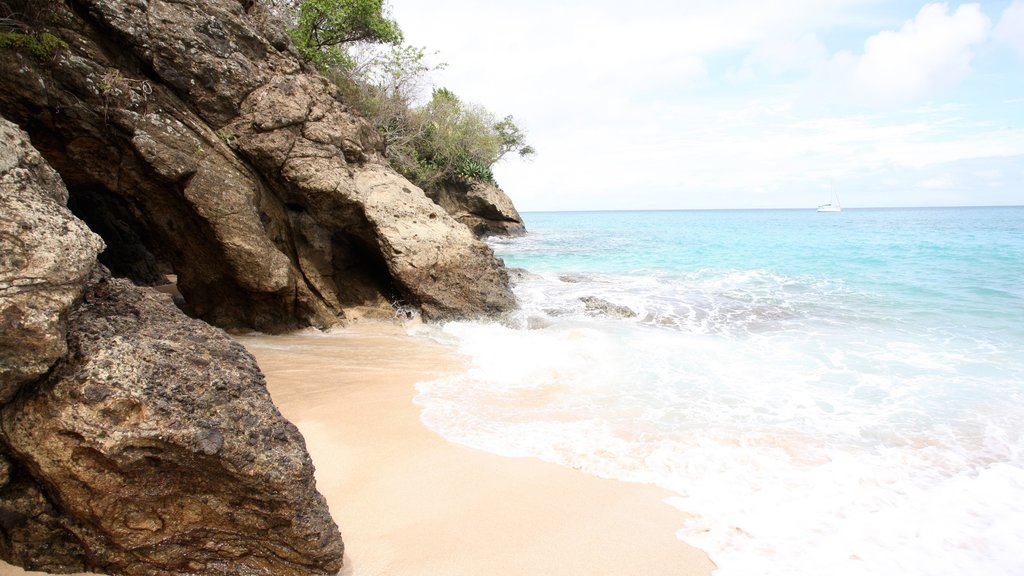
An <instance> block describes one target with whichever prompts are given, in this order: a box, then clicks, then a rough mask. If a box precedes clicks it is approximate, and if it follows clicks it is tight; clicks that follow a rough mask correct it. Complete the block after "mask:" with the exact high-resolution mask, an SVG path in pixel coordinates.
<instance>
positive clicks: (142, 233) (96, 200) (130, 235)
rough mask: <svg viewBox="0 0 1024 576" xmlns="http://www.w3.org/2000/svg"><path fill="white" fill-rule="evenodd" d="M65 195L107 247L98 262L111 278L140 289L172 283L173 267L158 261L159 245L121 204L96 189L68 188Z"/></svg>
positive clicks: (107, 192)
mask: <svg viewBox="0 0 1024 576" xmlns="http://www.w3.org/2000/svg"><path fill="white" fill-rule="evenodd" d="M68 192H69V194H70V195H69V198H68V208H69V209H70V210H71V212H72V213H73V214H74V215H75V216H77V217H78V218H80V219H82V220H83V221H84V222H85V223H86V224H87V225H88V226H89V228H90V229H91V230H92V231H93V232H95V233H97V234H99V235H100V237H101V238H103V242H104V243H105V244H106V245H107V246H106V249H104V251H103V252H101V253H100V255H99V261H100V263H101V264H103V265H104V266H106V267H107V269H108V270H110V273H111V274H112V275H114V276H116V277H118V278H127V279H128V280H131V281H132V282H134V283H135V284H137V285H140V286H165V285H168V284H172V283H173V282H174V279H175V278H176V276H175V271H174V268H173V266H172V265H171V264H170V262H169V260H168V259H167V258H163V257H161V255H160V250H159V249H158V246H159V245H158V244H157V243H156V242H155V241H154V239H153V238H152V237H151V235H150V234H149V233H148V232H147V228H146V225H145V224H144V223H143V222H142V220H141V218H140V217H139V216H138V215H137V213H136V211H135V210H133V209H132V207H131V206H130V205H129V204H128V203H127V202H126V201H125V200H123V199H121V198H120V197H118V196H116V195H114V194H113V193H111V192H110V191H109V190H106V189H105V188H102V187H99V186H86V187H70V186H69V188H68Z"/></svg>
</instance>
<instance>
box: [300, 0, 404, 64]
mask: <svg viewBox="0 0 1024 576" xmlns="http://www.w3.org/2000/svg"><path fill="white" fill-rule="evenodd" d="M290 34H291V37H292V41H293V42H294V43H295V47H296V48H298V50H299V52H301V53H302V55H303V56H304V57H305V58H306V59H308V60H309V61H311V62H315V63H317V64H320V65H321V66H326V67H334V66H337V67H341V68H343V69H348V68H351V67H352V66H353V65H354V62H353V60H352V59H351V57H350V56H349V54H348V53H347V51H346V50H345V48H344V46H345V45H346V44H352V43H356V42H366V43H376V44H392V45H396V44H400V43H401V42H402V31H401V29H399V27H398V23H397V22H395V21H394V20H392V19H391V18H388V17H387V16H386V15H385V14H384V0H304V1H303V2H302V3H301V4H300V5H299V7H298V15H297V18H296V25H295V28H293V29H292V30H291V31H290Z"/></svg>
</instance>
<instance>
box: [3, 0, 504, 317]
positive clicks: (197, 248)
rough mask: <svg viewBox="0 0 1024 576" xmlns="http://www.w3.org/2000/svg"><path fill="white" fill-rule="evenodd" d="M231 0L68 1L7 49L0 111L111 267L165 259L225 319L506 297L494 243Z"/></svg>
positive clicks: (492, 305)
mask: <svg viewBox="0 0 1024 576" xmlns="http://www.w3.org/2000/svg"><path fill="white" fill-rule="evenodd" d="M252 4H253V3H249V2H240V1H239V0H206V1H200V0H174V1H172V0H148V1H146V2H139V1H129V0H120V1H118V0H63V1H60V2H52V3H47V7H46V9H45V10H36V11H35V13H34V14H33V18H34V20H33V21H32V22H29V23H28V25H29V27H30V28H31V29H32V30H33V31H34V32H33V33H35V34H41V33H43V32H46V33H49V34H52V35H53V36H55V37H57V38H59V39H60V40H61V41H63V42H65V43H66V44H67V47H66V48H62V47H55V48H53V49H52V50H51V52H50V53H48V54H45V55H40V54H38V53H30V52H29V51H19V50H15V49H12V48H6V49H4V51H3V53H2V54H0V75H2V76H3V77H4V78H5V79H6V80H5V87H4V88H5V89H4V90H3V91H2V92H0V114H2V115H4V116H6V117H7V118H8V119H10V120H13V121H14V122H16V123H17V124H19V125H20V126H21V127H22V128H24V129H25V130H26V131H28V132H29V134H30V135H31V137H32V140H33V143H34V144H35V146H36V148H38V149H39V151H40V152H41V153H42V155H43V156H44V157H45V158H46V160H47V161H48V162H49V163H50V164H51V165H52V166H53V167H54V168H56V170H57V172H59V173H60V175H61V177H62V178H63V179H64V181H65V183H66V184H67V187H68V189H69V191H70V196H71V199H70V205H71V207H72V209H73V210H74V211H75V212H76V213H77V214H80V215H81V216H82V217H83V219H85V220H86V222H87V224H89V226H90V227H91V228H93V230H95V231H96V232H98V233H99V234H100V235H101V236H102V237H103V238H104V239H105V240H106V243H107V245H108V248H107V251H106V252H104V254H103V255H102V256H101V261H102V262H103V263H104V264H106V265H107V267H108V268H109V269H110V270H112V271H113V272H114V274H116V275H124V276H127V277H129V278H132V279H133V280H135V281H136V282H139V283H151V282H153V281H155V280H157V279H158V278H160V277H162V275H163V274H166V273H174V274H176V275H177V279H178V284H179V289H180V291H181V292H182V294H183V295H184V297H185V299H186V300H187V301H188V303H189V305H190V307H191V309H192V310H193V311H194V313H195V314H196V315H197V316H198V317H200V318H203V319H205V320H207V321H209V322H211V323H214V324H217V325H220V326H225V327H255V328H258V329H261V330H271V331H273V330H284V329H288V328H291V327H295V326H301V325H309V324H311V325H316V326H323V325H329V324H332V323H334V322H336V321H337V320H338V319H339V318H344V317H345V315H346V313H347V311H348V310H351V309H353V308H357V307H366V306H369V307H377V308H387V307H389V305H390V304H391V303H393V302H402V303H405V304H410V305H414V306H418V307H419V308H420V309H421V310H422V311H423V313H424V315H425V316H427V317H428V318H439V317H448V316H466V315H474V316H475V315H480V314H496V313H500V312H502V311H504V310H507V309H509V308H510V307H511V306H513V305H514V302H513V298H512V295H511V291H510V290H509V288H508V279H507V276H506V274H505V272H504V269H503V267H502V266H501V264H500V262H499V261H497V260H496V259H495V258H494V256H493V254H492V253H491V251H490V250H489V249H488V248H487V247H486V246H485V245H483V244H481V243H480V242H477V241H476V240H475V239H474V238H473V237H472V234H470V233H469V232H468V231H467V230H466V229H465V227H463V226H460V225H459V224H458V223H457V222H455V221H454V220H453V219H452V218H451V217H450V216H449V215H448V214H447V213H446V212H445V211H444V210H442V209H440V208H439V207H438V206H437V205H436V204H435V203H433V202H431V201H430V200H429V199H428V198H427V197H426V196H425V195H424V194H423V192H422V191H421V190H419V189H418V188H416V187H415V186H413V185H412V184H410V183H409V182H408V181H406V180H405V179H404V178H402V177H401V176H399V175H397V174H396V173H395V172H394V171H392V170H391V169H390V168H389V167H388V166H387V165H386V163H385V162H384V160H383V156H382V141H381V139H380V137H379V136H378V135H377V134H376V132H375V131H374V130H373V129H372V127H371V126H370V125H369V124H368V123H367V122H366V121H364V120H363V119H361V118H359V117H357V116H355V115H353V114H351V113H350V112H349V111H348V109H347V108H346V106H345V105H344V103H343V102H341V101H340V99H339V96H338V94H337V91H336V90H335V89H334V88H333V87H332V85H331V84H330V83H329V82H327V81H326V80H324V79H322V78H321V77H319V76H318V75H316V74H313V73H310V72H308V71H306V70H304V68H303V65H302V64H301V63H300V61H299V60H298V59H297V58H296V57H295V56H294V54H293V53H292V52H291V51H290V50H289V47H288V43H287V38H286V37H284V35H283V33H282V32H281V31H280V30H279V29H277V28H275V27H274V26H273V24H272V23H270V24H268V23H267V21H266V16H264V15H261V14H260V13H259V9H258V8H256V7H253V6H252Z"/></svg>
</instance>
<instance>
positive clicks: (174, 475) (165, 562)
mask: <svg viewBox="0 0 1024 576" xmlns="http://www.w3.org/2000/svg"><path fill="white" fill-rule="evenodd" d="M67 329H68V337H67V341H68V348H69V349H68V354H67V356H66V357H65V358H64V359H63V360H61V361H60V362H59V363H58V364H57V365H56V366H55V367H54V369H53V370H52V371H51V372H50V374H49V375H48V376H47V377H46V378H45V379H44V380H43V381H40V382H37V383H35V384H33V385H30V386H28V385H27V386H25V387H23V389H22V390H21V392H20V393H19V394H18V395H17V397H16V398H15V400H14V401H12V402H10V403H8V404H7V405H5V406H3V407H2V408H0V446H5V447H6V452H7V455H6V457H4V456H3V454H0V467H6V468H8V469H12V470H14V473H13V474H7V475H6V476H8V479H7V481H6V482H0V496H3V498H2V500H0V502H2V503H0V555H2V556H3V558H4V559H5V560H7V561H8V562H12V563H15V564H20V565H23V566H26V567H29V568H37V569H47V570H54V571H67V570H81V569H90V570H96V571H102V572H106V573H112V574H129V575H135V574H138V575H152V574H166V575H178V574H181V575H184V574H233V575H244V574H280V575H300V574H301V575H308V574H331V573H335V572H337V571H338V570H339V569H340V567H341V559H342V553H343V546H342V543H341V538H340V535H339V533H338V529H337V527H336V525H335V524H334V521H333V520H332V519H331V517H330V515H329V513H328V510H327V506H326V504H325V501H324V499H323V497H322V496H321V495H320V494H319V493H318V492H317V491H316V487H315V482H314V479H313V465H312V463H311V462H310V458H309V455H308V453H307V452H306V449H305V444H304V441H303V439H302V436H301V435H300V434H299V432H298V430H297V429H296V428H295V426H293V425H292V424H291V423H290V422H288V421H287V420H285V419H284V418H283V417H282V416H281V414H280V413H279V412H278V411H277V409H276V408H275V407H274V405H273V403H272V402H271V399H270V395H269V394H268V393H267V390H266V387H265V382H264V379H263V376H262V374H261V373H260V371H259V369H258V368H257V366H256V362H255V360H254V359H253V358H252V356H250V355H249V353H248V352H247V351H246V350H245V349H244V348H243V347H242V346H241V345H240V344H238V343H237V342H235V341H234V340H232V339H231V338H229V337H228V336H227V335H225V334H224V333H223V332H222V331H220V330H218V329H216V328H213V327H211V326H209V325H208V324H205V323H203V322H200V321H198V320H193V319H191V318H188V317H186V316H185V315H184V314H182V313H181V312H180V311H179V310H178V309H177V308H176V307H175V306H174V304H173V303H172V302H171V299H170V297H169V296H167V295H165V294H162V293H160V292H157V291H155V290H152V289H149V288H140V287H136V286H134V285H133V284H131V283H130V282H128V281H126V280H120V279H105V278H104V279H99V280H97V281H96V282H94V283H93V284H92V285H90V287H89V288H88V289H87V290H86V292H85V294H84V297H83V298H82V299H81V300H80V301H79V303H78V304H76V305H75V306H74V307H73V308H72V309H71V311H70V313H69V315H68V321H67ZM12 462H13V463H14V464H12ZM0 480H4V478H3V475H0Z"/></svg>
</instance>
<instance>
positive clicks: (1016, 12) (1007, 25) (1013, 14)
mask: <svg viewBox="0 0 1024 576" xmlns="http://www.w3.org/2000/svg"><path fill="white" fill-rule="evenodd" d="M993 36H994V38H995V40H996V41H997V42H999V43H1001V44H1005V45H1007V46H1009V47H1010V48H1012V49H1014V50H1015V51H1016V52H1017V55H1018V56H1020V57H1021V58H1024V0H1015V1H1014V2H1013V4H1010V5H1009V6H1007V7H1006V10H1003V15H1002V17H1001V18H1000V19H999V24H997V25H996V29H995V32H994V33H993Z"/></svg>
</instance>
